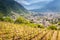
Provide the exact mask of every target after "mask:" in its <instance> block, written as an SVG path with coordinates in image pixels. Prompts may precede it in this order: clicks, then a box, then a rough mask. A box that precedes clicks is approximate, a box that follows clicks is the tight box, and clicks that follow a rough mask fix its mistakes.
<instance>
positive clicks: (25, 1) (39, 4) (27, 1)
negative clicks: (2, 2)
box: [15, 0, 54, 10]
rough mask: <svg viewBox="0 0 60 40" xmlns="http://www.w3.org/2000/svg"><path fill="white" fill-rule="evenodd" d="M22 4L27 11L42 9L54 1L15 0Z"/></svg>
mask: <svg viewBox="0 0 60 40" xmlns="http://www.w3.org/2000/svg"><path fill="white" fill-rule="evenodd" d="M15 1H17V2H18V3H20V4H22V5H23V6H24V7H25V8H26V9H27V10H34V9H41V8H43V7H45V6H47V5H48V4H49V3H51V2H53V1H54V0H15Z"/></svg>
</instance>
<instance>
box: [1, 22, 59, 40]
mask: <svg viewBox="0 0 60 40" xmlns="http://www.w3.org/2000/svg"><path fill="white" fill-rule="evenodd" d="M0 40H60V31H59V30H48V29H41V28H32V27H28V26H26V25H19V24H13V23H8V22H0Z"/></svg>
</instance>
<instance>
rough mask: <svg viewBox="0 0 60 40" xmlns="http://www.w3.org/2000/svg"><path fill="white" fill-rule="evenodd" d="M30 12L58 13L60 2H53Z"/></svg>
mask: <svg viewBox="0 0 60 40" xmlns="http://www.w3.org/2000/svg"><path fill="white" fill-rule="evenodd" d="M31 11H36V12H60V0H54V1H52V2H50V3H48V4H47V5H46V6H44V7H43V8H39V9H34V10H31Z"/></svg>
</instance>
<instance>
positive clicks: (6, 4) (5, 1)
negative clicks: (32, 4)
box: [0, 0, 28, 15]
mask: <svg viewBox="0 0 60 40" xmlns="http://www.w3.org/2000/svg"><path fill="white" fill-rule="evenodd" d="M11 11H13V12H15V13H19V14H21V13H22V14H24V13H28V12H27V10H26V9H25V8H24V7H23V6H22V5H21V4H19V3H17V2H16V1H14V0H0V14H1V13H2V14H4V15H10V14H11Z"/></svg>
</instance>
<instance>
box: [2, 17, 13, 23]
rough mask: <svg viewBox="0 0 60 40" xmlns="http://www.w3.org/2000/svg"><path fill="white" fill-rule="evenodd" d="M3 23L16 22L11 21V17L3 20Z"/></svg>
mask: <svg viewBox="0 0 60 40" xmlns="http://www.w3.org/2000/svg"><path fill="white" fill-rule="evenodd" d="M3 21H5V22H14V21H13V19H11V18H10V17H5V18H3Z"/></svg>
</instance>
